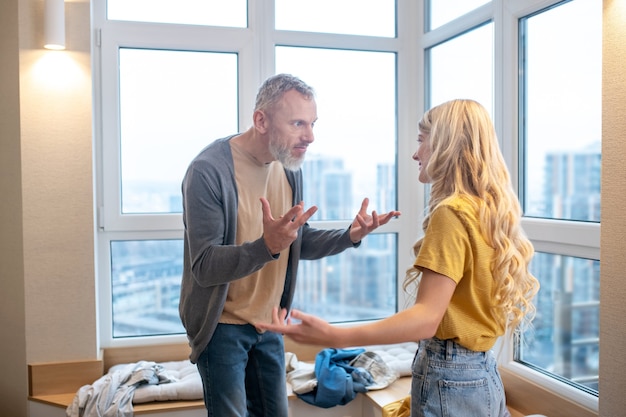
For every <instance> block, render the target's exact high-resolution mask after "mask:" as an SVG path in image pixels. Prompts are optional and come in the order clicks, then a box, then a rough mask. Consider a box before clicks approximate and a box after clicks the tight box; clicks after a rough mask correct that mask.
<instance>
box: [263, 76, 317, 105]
mask: <svg viewBox="0 0 626 417" xmlns="http://www.w3.org/2000/svg"><path fill="white" fill-rule="evenodd" d="M289 90H296V91H297V92H298V93H300V94H302V95H303V96H305V97H306V98H307V99H313V98H315V91H314V90H313V87H311V86H310V85H308V84H307V83H305V82H304V81H302V80H301V79H299V78H298V77H294V76H293V75H290V74H277V75H273V76H271V77H270V78H268V79H267V80H265V82H263V84H262V85H261V88H259V92H258V93H257V96H256V104H255V106H254V111H257V110H267V109H269V108H271V107H273V106H274V105H275V104H276V103H278V102H279V101H280V99H281V98H282V97H283V94H285V93H286V92H287V91H289Z"/></svg>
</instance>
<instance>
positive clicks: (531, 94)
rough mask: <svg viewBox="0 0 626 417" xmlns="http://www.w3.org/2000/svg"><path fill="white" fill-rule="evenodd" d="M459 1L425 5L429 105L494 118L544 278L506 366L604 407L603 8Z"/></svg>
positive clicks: (578, 0) (580, 1) (584, 1)
mask: <svg viewBox="0 0 626 417" xmlns="http://www.w3.org/2000/svg"><path fill="white" fill-rule="evenodd" d="M458 3H459V4H457V5H455V6H452V5H451V4H450V2H442V1H437V0H430V1H426V2H425V4H424V6H425V10H426V15H427V18H428V19H430V25H428V22H427V23H426V27H427V28H428V27H430V28H432V29H431V30H427V31H426V32H425V34H424V37H423V51H424V63H425V80H426V81H425V83H426V85H425V87H424V90H425V91H426V94H425V96H424V101H425V104H426V106H425V107H431V106H432V105H436V104H439V103H441V102H442V101H445V100H448V99H451V98H456V97H463V98H472V99H475V100H477V101H479V102H481V103H482V104H483V105H485V107H486V108H487V109H490V110H491V111H492V117H493V119H494V122H495V125H496V130H497V132H498V136H499V139H500V141H501V145H502V149H503V153H504V155H505V158H506V159H507V163H508V164H509V167H510V171H511V175H512V177H513V179H514V181H515V184H514V185H516V186H517V189H518V192H519V195H520V201H521V203H522V207H523V210H524V213H525V218H524V219H523V223H524V228H525V231H526V233H527V234H528V236H529V237H530V239H531V240H532V242H533V244H534V246H535V250H536V256H535V258H534V259H533V262H532V264H531V270H532V272H533V273H534V274H535V276H537V277H538V279H539V280H540V282H541V289H540V292H539V294H538V296H537V298H536V300H535V302H536V306H537V309H538V313H537V318H536V320H535V321H534V328H533V329H532V330H530V331H528V332H526V333H525V334H524V335H523V337H522V338H521V339H520V340H517V341H516V342H515V344H514V345H513V344H507V345H506V346H505V347H504V349H505V351H506V352H509V353H508V354H507V355H504V356H506V358H504V359H503V360H502V363H501V365H502V366H504V367H507V368H508V369H513V370H514V372H516V373H518V374H519V375H523V376H524V377H525V378H528V379H531V380H533V381H534V382H536V383H539V384H541V385H543V386H546V387H548V388H549V389H550V390H552V391H554V392H557V393H559V394H561V395H563V396H565V397H567V398H570V399H572V400H574V402H577V403H579V404H581V405H584V406H586V407H588V408H591V409H594V408H595V409H597V395H598V385H597V381H598V350H599V349H598V347H599V290H600V289H599V268H600V257H599V242H600V239H599V234H600V224H599V220H600V164H601V154H600V143H601V125H600V123H601V62H602V60H601V56H600V54H601V22H602V15H601V13H602V10H601V8H602V7H601V2H596V1H593V0H572V1H553V2H544V1H534V0H528V1H523V2H517V1H508V0H502V1H495V0H494V1H490V2H489V1H487V2H486V1H480V0H478V1H474V2H472V1H470V2H458ZM460 3H463V4H462V5H461V4H460ZM546 3H548V4H546ZM444 6H445V7H444ZM501 12H504V13H503V15H501ZM516 60H517V61H518V62H519V65H518V66H515V64H514V63H515V62H516ZM516 112H517V114H516ZM516 146H517V148H516ZM583 393H584V394H583Z"/></svg>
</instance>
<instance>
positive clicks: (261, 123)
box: [252, 110, 269, 134]
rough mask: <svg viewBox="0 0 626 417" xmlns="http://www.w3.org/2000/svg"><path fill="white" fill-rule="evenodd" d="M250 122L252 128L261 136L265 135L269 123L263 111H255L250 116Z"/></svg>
mask: <svg viewBox="0 0 626 417" xmlns="http://www.w3.org/2000/svg"><path fill="white" fill-rule="evenodd" d="M252 122H253V123H254V128H255V129H256V130H257V131H258V132H259V133H261V134H264V133H267V126H268V124H269V121H268V120H267V115H266V114H265V112H264V111H263V110H256V111H255V112H254V114H253V115H252Z"/></svg>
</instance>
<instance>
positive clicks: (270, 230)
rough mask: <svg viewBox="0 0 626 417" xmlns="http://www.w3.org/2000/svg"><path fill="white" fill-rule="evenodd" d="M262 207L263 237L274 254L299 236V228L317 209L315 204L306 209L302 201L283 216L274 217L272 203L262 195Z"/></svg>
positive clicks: (285, 247)
mask: <svg viewBox="0 0 626 417" xmlns="http://www.w3.org/2000/svg"><path fill="white" fill-rule="evenodd" d="M261 209H262V210H263V239H264V240H265V245H266V246H267V248H268V249H269V251H270V253H271V254H272V255H276V254H277V253H280V252H281V251H282V250H283V249H287V248H288V247H289V245H291V243H292V242H293V241H294V240H296V238H297V237H298V229H299V228H300V227H302V226H303V225H304V224H305V223H306V222H307V221H308V220H309V218H311V216H312V215H313V214H315V212H316V211H317V207H315V206H313V207H311V208H309V209H308V210H307V211H304V203H303V202H300V204H298V205H296V206H293V207H292V208H291V209H289V211H288V212H287V213H285V214H284V215H283V216H281V217H279V218H278V219H274V217H272V210H271V207H270V203H269V201H267V199H265V198H263V197H261Z"/></svg>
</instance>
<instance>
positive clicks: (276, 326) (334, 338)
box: [256, 307, 341, 347]
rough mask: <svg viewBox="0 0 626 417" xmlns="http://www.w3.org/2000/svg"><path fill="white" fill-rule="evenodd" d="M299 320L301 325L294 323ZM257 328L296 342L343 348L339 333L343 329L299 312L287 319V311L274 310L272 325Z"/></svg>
mask: <svg viewBox="0 0 626 417" xmlns="http://www.w3.org/2000/svg"><path fill="white" fill-rule="evenodd" d="M293 320H298V321H299V323H293ZM256 327H257V328H259V329H263V330H269V331H272V332H276V333H282V334H284V335H286V336H289V337H290V338H291V339H293V340H294V341H295V342H298V343H303V344H309V345H322V346H328V347H341V341H340V340H339V339H340V338H339V333H340V331H341V329H339V328H336V327H334V326H332V325H330V324H329V323H328V322H326V321H324V320H322V319H320V318H319V317H316V316H312V315H310V314H305V313H303V312H301V311H298V310H292V311H291V315H290V316H289V317H287V310H286V309H284V308H283V309H280V311H279V309H278V307H274V308H273V309H272V323H271V324H268V323H257V324H256Z"/></svg>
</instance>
